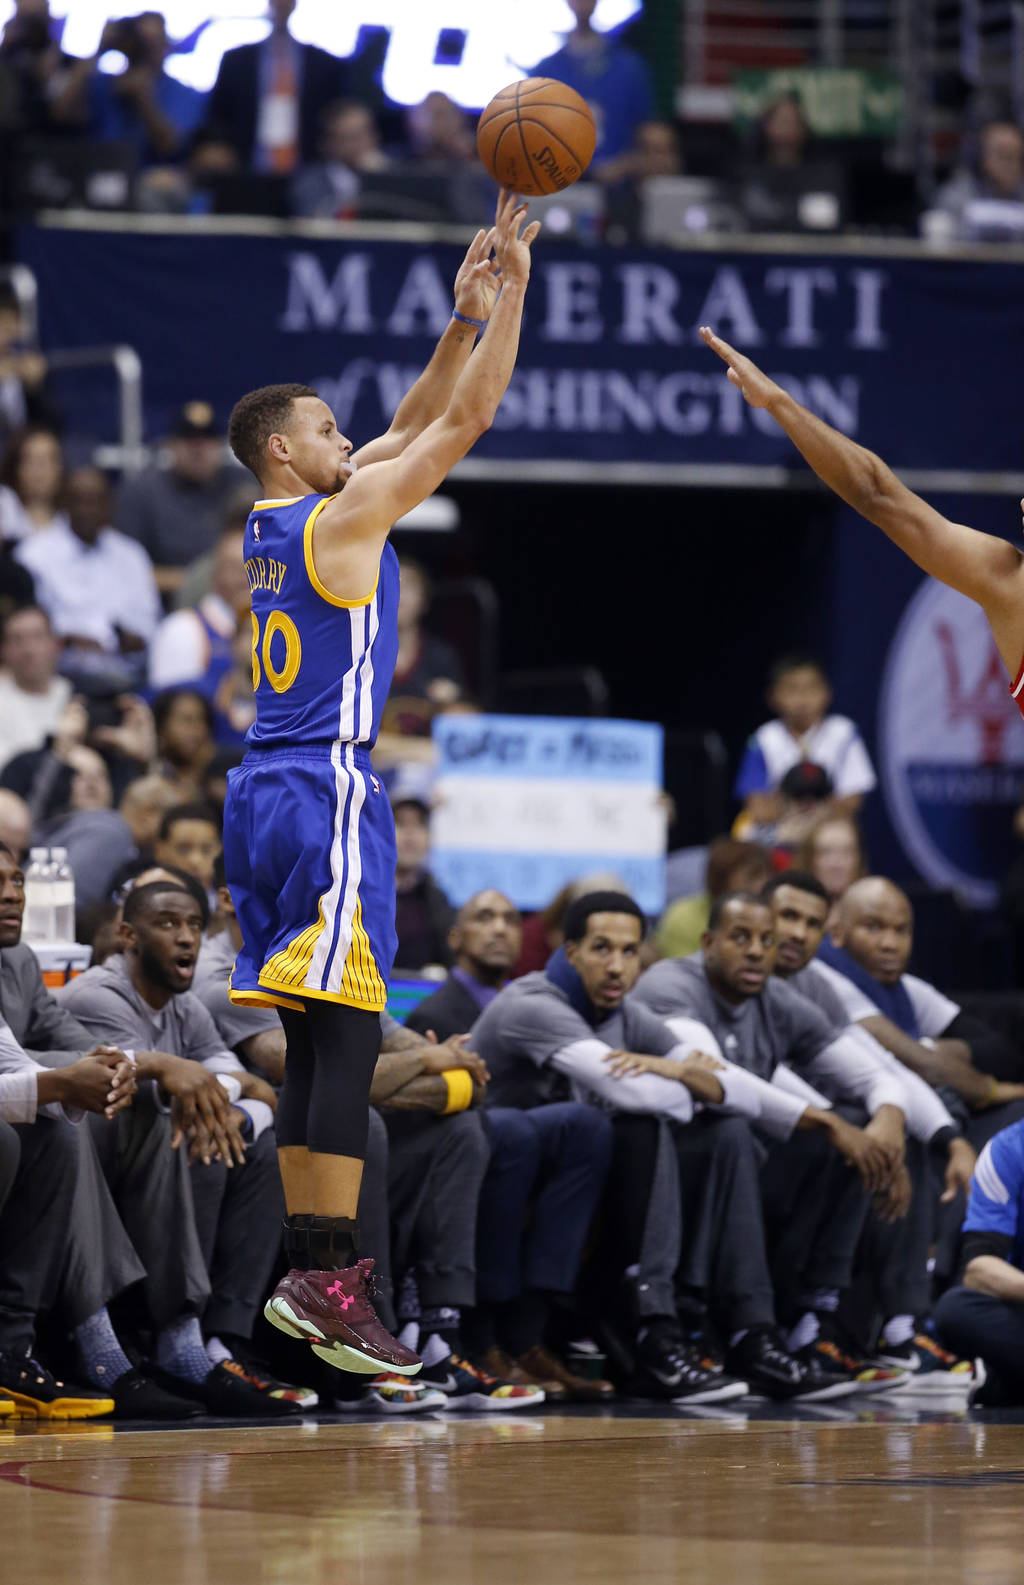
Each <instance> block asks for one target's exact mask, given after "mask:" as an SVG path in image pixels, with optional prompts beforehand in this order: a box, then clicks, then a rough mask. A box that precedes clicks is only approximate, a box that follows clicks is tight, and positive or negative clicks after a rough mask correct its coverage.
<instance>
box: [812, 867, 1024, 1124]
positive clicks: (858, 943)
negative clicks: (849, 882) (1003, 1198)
mask: <svg viewBox="0 0 1024 1585" xmlns="http://www.w3.org/2000/svg"><path fill="white" fill-rule="evenodd" d="M913 945H914V914H913V909H912V908H911V906H910V899H909V898H908V897H907V896H906V894H905V893H904V892H902V891H900V889H899V887H898V886H894V885H893V884H892V882H891V881H887V880H885V879H884V878H883V877H882V876H878V875H869V876H867V877H866V879H864V880H861V881H857V882H856V883H855V884H854V885H853V886H851V887H850V888H849V890H848V891H847V892H846V893H845V895H844V897H843V899H842V902H841V903H840V905H839V913H838V917H837V920H836V923H835V924H834V925H833V927H832V931H831V935H830V936H828V937H826V939H825V940H824V941H823V942H822V944H821V947H820V948H819V951H818V956H819V959H820V961H821V963H822V964H823V965H825V967H826V968H829V969H831V970H833V971H834V972H833V973H832V975H831V978H830V983H831V984H832V985H833V987H834V988H835V990H836V991H837V992H838V994H839V996H840V998H841V999H842V1002H843V1005H844V1008H845V1009H846V1011H847V1014H848V1016H849V1018H850V1020H851V1022H853V1023H860V1024H865V1026H866V1027H867V1029H868V1031H869V1033H871V1034H873V1035H874V1036H875V1038H876V1039H877V1040H878V1041H879V1042H880V1044H881V1045H883V1046H885V1047H886V1049H887V1050H889V1051H891V1052H892V1053H893V1055H894V1056H896V1057H898V1058H899V1059H900V1061H902V1062H905V1063H906V1065H907V1066H908V1067H911V1068H914V1069H916V1071H917V1072H923V1073H924V1076H925V1077H928V1078H931V1079H932V1081H933V1082H937V1083H939V1084H941V1085H943V1086H944V1088H943V1096H944V1098H945V1099H946V1101H947V1104H948V1105H949V1106H950V1108H951V1110H952V1111H953V1113H954V1115H955V1116H957V1117H958V1119H959V1121H960V1122H961V1123H962V1124H963V1127H964V1133H965V1135H966V1137H967V1139H968V1141H969V1143H970V1144H971V1145H972V1146H973V1147H974V1149H975V1150H980V1149H981V1147H982V1146H983V1145H984V1144H985V1143H986V1142H987V1141H988V1140H989V1139H991V1138H992V1136H993V1134H996V1133H998V1131H999V1130H1000V1129H1001V1128H1006V1127H1008V1126H1009V1125H1010V1123H1013V1122H1016V1121H1017V1119H1018V1118H1020V1117H1024V1084H1022V1083H1020V1082H1019V1080H1020V1079H1021V1077H1022V1076H1024V1074H1022V1059H1021V1054H1020V1053H1019V1052H1018V1051H1017V1049H1016V1048H1015V1047H1014V1046H1013V1045H1012V1043H1010V1042H1008V1041H1007V1039H1006V1037H1005V1036H1004V1035H1002V1034H1000V1033H999V1032H998V1031H996V1030H994V1029H990V1028H989V1027H988V1026H987V1025H986V1024H985V1023H984V1022H983V1021H982V1020H981V1019H979V1018H976V1017H974V1016H973V1015H971V1014H967V1013H964V1012H963V1011H962V1010H961V1008H960V1007H959V1006H958V1005H957V1003H956V1002H954V1001H951V1000H950V999H949V997H948V996H946V995H944V994H943V992H942V991H940V990H938V989H937V988H936V987H935V986H934V985H930V984H928V982H927V981H926V980H921V979H918V978H917V976H916V975H913V974H908V973H907V972H906V969H907V965H908V963H909V962H910V954H911V952H912V950H913ZM878 1015H882V1016H881V1020H879V1017H878ZM923 1042H928V1044H929V1045H931V1046H933V1050H932V1052H931V1055H930V1057H929V1056H927V1055H924V1053H922V1051H921V1049H920V1048H921V1046H922V1043H923ZM924 1051H925V1053H927V1051H928V1046H925V1048H924ZM922 1057H924V1060H923V1061H922ZM936 1059H937V1060H936Z"/></svg>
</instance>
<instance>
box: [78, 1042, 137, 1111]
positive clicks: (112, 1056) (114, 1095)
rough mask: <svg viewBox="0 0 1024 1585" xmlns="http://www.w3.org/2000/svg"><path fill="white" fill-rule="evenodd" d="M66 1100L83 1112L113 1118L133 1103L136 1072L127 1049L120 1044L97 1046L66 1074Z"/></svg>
mask: <svg viewBox="0 0 1024 1585" xmlns="http://www.w3.org/2000/svg"><path fill="white" fill-rule="evenodd" d="M62 1078H63V1081H64V1082H63V1088H64V1100H65V1102H66V1104H68V1105H70V1106H78V1107H80V1108H81V1109H82V1111H83V1112H98V1113H100V1114H101V1115H102V1116H104V1117H107V1118H111V1117H114V1116H115V1115H116V1114H117V1113H118V1112H120V1111H121V1110H122V1109H123V1108H124V1107H126V1106H130V1105H131V1100H132V1096H133V1095H134V1094H135V1074H134V1071H133V1069H132V1065H131V1063H130V1062H129V1061H128V1059H127V1058H126V1056H125V1054H124V1052H123V1051H119V1050H118V1049H117V1047H116V1046H96V1047H94V1049H93V1050H92V1051H88V1052H86V1054H85V1056H84V1057H82V1058H81V1059H80V1061H78V1062H73V1063H72V1064H71V1066H70V1067H68V1068H65V1069H64V1070H63V1074H62Z"/></svg>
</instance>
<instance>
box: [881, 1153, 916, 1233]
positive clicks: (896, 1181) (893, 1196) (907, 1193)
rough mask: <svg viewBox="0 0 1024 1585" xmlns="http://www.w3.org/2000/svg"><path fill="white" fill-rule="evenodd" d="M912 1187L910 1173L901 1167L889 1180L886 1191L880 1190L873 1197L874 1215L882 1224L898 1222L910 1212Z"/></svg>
mask: <svg viewBox="0 0 1024 1585" xmlns="http://www.w3.org/2000/svg"><path fill="white" fill-rule="evenodd" d="M912 1194H913V1185H912V1184H911V1181H910V1173H909V1172H908V1171H907V1169H906V1167H903V1166H901V1167H900V1168H899V1170H898V1171H897V1172H895V1173H894V1174H893V1176H892V1178H891V1179H890V1182H889V1187H888V1188H887V1189H880V1190H878V1192H877V1193H876V1194H875V1197H874V1201H873V1204H874V1208H875V1215H876V1216H877V1217H878V1218H879V1219H880V1220H881V1221H883V1222H898V1221H900V1220H901V1218H902V1217H904V1216H906V1214H907V1212H908V1211H909V1210H910V1200H911V1196H912Z"/></svg>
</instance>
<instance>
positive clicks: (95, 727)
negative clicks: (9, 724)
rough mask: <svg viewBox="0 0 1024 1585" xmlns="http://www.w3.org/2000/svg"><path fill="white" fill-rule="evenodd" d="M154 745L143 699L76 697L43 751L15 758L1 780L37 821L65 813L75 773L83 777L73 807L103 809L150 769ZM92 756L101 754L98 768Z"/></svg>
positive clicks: (63, 713)
mask: <svg viewBox="0 0 1024 1585" xmlns="http://www.w3.org/2000/svg"><path fill="white" fill-rule="evenodd" d="M113 722H116V723H117V724H116V725H114V724H112V723H113ZM155 745H156V737H155V733H154V729H153V721H152V716H151V714H150V711H149V708H148V706H146V705H145V704H143V702H142V700H141V699H138V698H136V697H135V696H134V695H132V694H121V695H118V696H117V697H116V698H113V699H112V698H110V697H109V695H107V694H103V695H101V696H100V697H98V698H93V699H90V700H89V701H88V703H87V702H86V701H85V699H83V698H82V697H80V696H78V697H75V698H72V699H71V700H70V701H69V703H68V704H66V705H65V707H64V709H63V711H62V712H61V714H60V717H59V719H58V721H57V725H56V728H55V730H54V732H53V734H52V736H50V737H48V738H47V739H46V741H45V743H44V744H43V747H42V748H41V749H29V750H27V751H25V752H24V753H21V754H15V756H14V757H13V759H11V760H8V762H7V764H6V766H4V768H3V771H2V772H0V780H2V783H3V785H4V786H5V787H10V788H11V789H12V791H14V792H16V793H19V794H20V795H21V796H22V797H23V798H24V799H25V800H26V802H27V803H28V805H29V808H30V810H31V812H32V817H33V820H35V821H41V820H49V819H53V818H54V817H55V816H59V815H63V814H66V813H67V811H68V810H69V809H70V808H71V807H72V802H73V800H72V796H71V793H72V782H73V779H74V776H75V774H76V772H84V774H85V782H84V783H83V785H82V787H81V788H80V801H79V803H78V805H77V806H78V807H79V808H81V809H86V808H92V809H106V808H110V807H111V806H112V802H113V801H114V800H115V799H116V798H118V797H120V795H121V793H122V791H123V790H124V788H125V787H126V786H127V785H128V783H129V782H130V781H133V780H134V779H135V777H137V776H138V775H139V774H140V772H141V771H143V770H146V769H148V767H149V765H150V763H151V761H152V758H153V754H154V752H155ZM80 750H83V751H85V755H84V757H83V755H82V754H81V753H79V751H80ZM90 754H98V755H99V756H100V764H99V765H97V764H96V763H95V760H94V759H92V758H90V757H89V756H90Z"/></svg>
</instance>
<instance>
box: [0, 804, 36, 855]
mask: <svg viewBox="0 0 1024 1585" xmlns="http://www.w3.org/2000/svg"><path fill="white" fill-rule="evenodd" d="M31 836H32V816H31V814H30V812H29V807H28V804H27V803H26V802H25V800H24V798H19V797H18V795H17V793H15V792H11V791H10V790H9V789H8V788H6V787H0V845H2V846H3V847H5V848H9V849H10V851H11V853H12V854H13V855H14V857H15V859H16V860H17V862H18V863H19V864H20V863H21V861H22V859H23V858H24V857H25V854H26V853H27V852H28V845H29V841H30V839H31Z"/></svg>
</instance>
